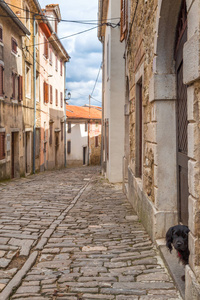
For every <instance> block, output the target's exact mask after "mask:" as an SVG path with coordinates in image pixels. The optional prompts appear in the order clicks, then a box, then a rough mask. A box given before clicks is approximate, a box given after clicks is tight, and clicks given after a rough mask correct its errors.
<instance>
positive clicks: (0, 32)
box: [0, 27, 3, 42]
mask: <svg viewBox="0 0 200 300" xmlns="http://www.w3.org/2000/svg"><path fill="white" fill-rule="evenodd" d="M0 41H1V42H2V41H3V28H2V27H0Z"/></svg>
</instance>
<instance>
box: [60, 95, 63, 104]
mask: <svg viewBox="0 0 200 300" xmlns="http://www.w3.org/2000/svg"><path fill="white" fill-rule="evenodd" d="M60 106H61V107H63V94H62V92H60Z"/></svg>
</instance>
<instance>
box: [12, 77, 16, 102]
mask: <svg viewBox="0 0 200 300" xmlns="http://www.w3.org/2000/svg"><path fill="white" fill-rule="evenodd" d="M15 87H16V74H15V73H12V98H13V99H15V98H16V89H15Z"/></svg>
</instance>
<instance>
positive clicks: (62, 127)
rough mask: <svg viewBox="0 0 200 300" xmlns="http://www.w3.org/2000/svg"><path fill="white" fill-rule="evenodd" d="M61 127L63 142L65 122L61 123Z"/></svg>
mask: <svg viewBox="0 0 200 300" xmlns="http://www.w3.org/2000/svg"><path fill="white" fill-rule="evenodd" d="M60 126H61V141H63V137H64V130H63V129H64V124H63V122H61V123H60Z"/></svg>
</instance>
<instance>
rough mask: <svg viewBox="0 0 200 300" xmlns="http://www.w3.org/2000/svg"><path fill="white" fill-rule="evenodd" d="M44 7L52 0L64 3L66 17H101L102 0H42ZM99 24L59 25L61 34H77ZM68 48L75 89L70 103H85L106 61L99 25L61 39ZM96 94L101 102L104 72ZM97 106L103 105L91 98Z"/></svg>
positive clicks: (71, 84) (71, 83)
mask: <svg viewBox="0 0 200 300" xmlns="http://www.w3.org/2000/svg"><path fill="white" fill-rule="evenodd" d="M39 2H40V5H41V7H42V8H44V7H45V5H48V4H50V3H56V4H59V6H60V11H61V16H62V19H63V20H78V21H80V20H91V21H92V22H93V21H95V20H97V12H98V0H92V1H91V0H85V1H83V0H76V1H63V0H55V1H53V2H49V0H39ZM95 26H97V23H96V22H94V25H85V24H77V23H70V22H62V21H61V22H60V23H59V26H58V35H59V37H60V38H61V37H66V36H69V35H71V34H74V33H78V32H81V31H84V30H88V29H90V28H93V27H95ZM61 42H62V44H63V45H64V47H65V49H66V51H67V52H68V54H69V55H70V57H71V59H70V62H69V63H67V76H66V77H67V83H66V84H67V89H68V90H69V91H70V92H71V94H72V98H71V100H70V104H74V105H84V104H88V103H89V100H88V99H89V95H90V94H91V92H92V90H93V87H94V85H95V81H96V78H97V74H98V71H99V67H100V64H101V60H102V54H101V51H102V45H101V43H100V42H99V40H98V38H97V28H96V29H93V30H91V31H88V32H85V33H82V34H80V35H76V36H74V37H71V38H66V39H62V40H61ZM93 97H94V98H96V99H97V100H100V101H101V74H100V76H99V80H98V82H97V84H96V88H95V91H94V94H93ZM91 103H92V104H93V105H101V104H100V103H99V102H95V101H94V100H92V99H91Z"/></svg>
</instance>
